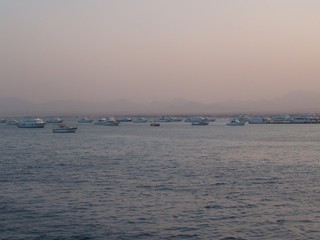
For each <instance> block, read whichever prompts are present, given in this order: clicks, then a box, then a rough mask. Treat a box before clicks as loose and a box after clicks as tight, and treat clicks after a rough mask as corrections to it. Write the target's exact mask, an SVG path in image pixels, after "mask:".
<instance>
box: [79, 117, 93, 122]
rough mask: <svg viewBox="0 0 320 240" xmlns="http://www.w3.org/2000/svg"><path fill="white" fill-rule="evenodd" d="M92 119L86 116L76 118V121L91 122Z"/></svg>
mask: <svg viewBox="0 0 320 240" xmlns="http://www.w3.org/2000/svg"><path fill="white" fill-rule="evenodd" d="M92 122H93V120H92V119H90V118H87V117H84V118H81V119H79V120H78V123H92Z"/></svg>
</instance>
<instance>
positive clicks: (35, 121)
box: [17, 117, 45, 128]
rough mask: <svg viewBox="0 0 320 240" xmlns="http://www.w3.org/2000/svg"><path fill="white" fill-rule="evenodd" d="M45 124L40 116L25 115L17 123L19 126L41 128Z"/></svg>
mask: <svg viewBox="0 0 320 240" xmlns="http://www.w3.org/2000/svg"><path fill="white" fill-rule="evenodd" d="M44 125H45V123H44V121H43V120H42V119H41V118H32V117H26V118H24V119H22V120H20V121H19V122H18V124H17V126H18V127H19V128H43V127H44Z"/></svg>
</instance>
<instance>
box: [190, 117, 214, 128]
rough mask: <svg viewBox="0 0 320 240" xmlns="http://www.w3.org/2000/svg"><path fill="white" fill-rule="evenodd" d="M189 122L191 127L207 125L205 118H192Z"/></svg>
mask: <svg viewBox="0 0 320 240" xmlns="http://www.w3.org/2000/svg"><path fill="white" fill-rule="evenodd" d="M190 122H191V125H193V126H205V125H208V124H209V122H208V120H207V118H205V117H192V118H190Z"/></svg>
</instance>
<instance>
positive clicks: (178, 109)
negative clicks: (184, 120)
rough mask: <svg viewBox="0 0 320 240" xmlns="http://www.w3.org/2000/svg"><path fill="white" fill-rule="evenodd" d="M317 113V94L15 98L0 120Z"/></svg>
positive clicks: (4, 105) (0, 103) (2, 104)
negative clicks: (211, 99)
mask: <svg viewBox="0 0 320 240" xmlns="http://www.w3.org/2000/svg"><path fill="white" fill-rule="evenodd" d="M308 112H312V113H320V93H317V92H304V91H300V92H294V93H290V94H288V95H286V96H283V97H280V98H276V99H273V100H257V101H226V102H219V103H211V104H205V103H199V102H195V101H190V100H185V99H175V100H172V101H154V102H146V103H144V104H140V103H134V102H132V101H129V100H126V99H122V100H116V101H111V102H100V103H93V102H87V101H68V100H59V101H51V102H41V103H37V104H36V103H31V102H29V101H26V100H24V99H20V98H15V97H10V98H6V97H2V98H0V115H1V116H26V115H28V116H30V115H37V116H53V115H103V116H104V115H131V116H132V115H191V114H212V115H228V114H240V113H245V114H272V113H308Z"/></svg>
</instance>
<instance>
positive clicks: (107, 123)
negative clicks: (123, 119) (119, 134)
mask: <svg viewBox="0 0 320 240" xmlns="http://www.w3.org/2000/svg"><path fill="white" fill-rule="evenodd" d="M119 124H120V122H119V121H118V120H116V119H114V118H108V119H106V121H105V123H104V124H103V125H105V126H119Z"/></svg>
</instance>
